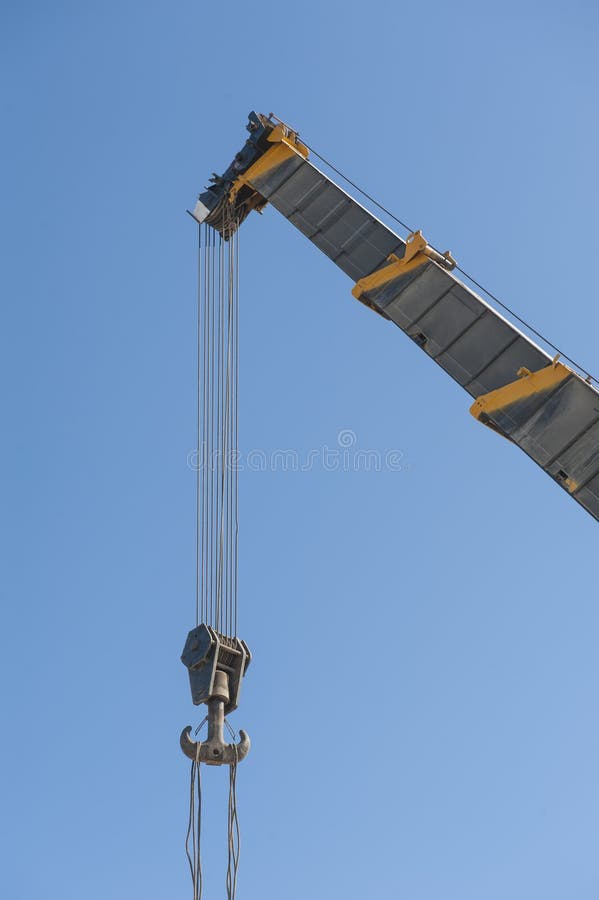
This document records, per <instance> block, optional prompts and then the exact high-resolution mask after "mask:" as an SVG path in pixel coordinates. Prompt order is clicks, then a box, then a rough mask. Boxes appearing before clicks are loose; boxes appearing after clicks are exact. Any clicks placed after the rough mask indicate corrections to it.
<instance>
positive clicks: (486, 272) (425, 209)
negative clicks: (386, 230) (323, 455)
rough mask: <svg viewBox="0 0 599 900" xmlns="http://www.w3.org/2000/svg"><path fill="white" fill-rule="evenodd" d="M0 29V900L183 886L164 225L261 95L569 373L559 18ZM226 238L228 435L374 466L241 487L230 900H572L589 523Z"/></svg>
mask: <svg viewBox="0 0 599 900" xmlns="http://www.w3.org/2000/svg"><path fill="white" fill-rule="evenodd" d="M1 15H2V29H1V32H2V37H1V41H2V50H3V53H2V59H3V62H2V67H3V72H2V75H3V77H2V110H3V124H4V129H3V131H4V137H3V149H4V165H3V167H2V175H3V181H4V184H3V189H2V195H3V200H4V207H5V212H4V216H3V217H2V222H1V224H0V228H1V229H2V236H1V238H2V247H3V250H4V262H3V265H2V269H1V278H2V282H3V304H2V317H3V322H2V329H1V339H2V352H1V354H0V359H1V361H2V368H3V373H2V381H3V387H4V391H3V420H4V432H3V440H2V445H1V446H2V471H3V473H4V476H5V477H4V478H3V486H2V510H3V513H4V515H3V516H2V530H3V533H2V549H3V557H4V558H3V563H2V595H3V618H4V622H3V628H2V638H1V641H2V646H1V652H0V665H1V666H2V672H1V676H2V683H3V686H4V701H3V714H2V723H3V740H2V755H3V767H2V769H3V774H4V786H3V789H2V804H1V806H2V813H3V818H4V819H5V822H4V826H3V832H4V838H3V845H4V851H5V853H6V861H5V863H4V865H3V876H2V881H3V894H4V896H6V897H7V898H9V900H32V898H34V897H37V896H40V895H41V894H43V895H44V896H46V897H49V898H57V900H58V898H60V900H75V898H80V897H81V895H82V894H85V896H86V898H87V900H96V898H97V900H100V898H102V900H104V898H106V897H111V898H114V900H121V898H123V900H125V898H127V900H128V898H130V897H132V896H143V897H144V898H146V900H154V898H163V897H165V896H186V895H187V896H190V885H189V883H188V881H189V874H188V871H187V868H186V861H185V859H184V855H183V840H184V834H185V827H186V808H187V790H188V766H187V761H186V760H185V759H184V758H183V757H182V755H181V754H180V751H179V749H178V735H179V731H180V729H181V727H182V726H183V725H185V724H187V723H188V722H197V721H198V720H199V716H198V714H197V711H196V710H195V709H194V708H193V707H192V705H191V701H190V697H189V693H188V685H187V681H186V673H185V670H184V669H183V666H182V665H181V663H180V662H179V658H178V657H179V654H180V652H181V649H182V646H183V642H184V639H185V635H186V633H187V630H188V628H189V627H190V626H191V625H192V624H193V618H194V475H193V472H192V471H191V470H190V469H189V467H188V466H187V463H186V460H187V455H188V453H189V452H190V450H191V449H192V448H193V446H194V402H195V400H194V378H195V359H194V344H195V338H194V310H195V302H196V296H195V291H196V287H195V277H196V275H195V267H196V242H197V235H196V231H195V229H194V226H193V223H192V222H191V220H190V219H189V217H188V216H186V215H185V208H186V207H187V206H189V205H190V204H192V203H193V201H194V199H195V196H196V195H197V193H198V192H199V191H200V190H201V189H202V188H203V186H204V184H205V183H206V180H207V178H208V176H209V175H210V173H211V172H212V171H214V170H219V169H223V168H224V167H225V166H226V165H227V164H228V162H229V161H230V159H231V157H232V155H233V153H234V152H235V151H236V150H237V149H238V147H239V146H240V144H241V142H242V141H243V139H244V135H245V132H244V130H243V129H244V124H245V121H246V115H247V113H248V111H249V110H250V109H253V108H256V109H258V110H261V111H263V112H270V111H271V110H272V111H274V112H275V113H277V114H278V115H279V116H281V117H282V118H284V119H286V120H287V121H288V122H289V123H291V124H292V125H294V126H295V127H297V128H298V129H299V130H300V131H301V132H302V134H303V135H304V136H305V137H306V140H307V141H308V142H309V143H310V144H312V145H313V146H315V147H316V148H317V149H318V150H320V151H321V152H322V153H323V154H324V155H326V156H328V157H329V158H330V159H332V160H333V161H334V162H335V164H336V165H337V166H338V167H339V168H340V169H342V170H343V171H345V172H347V174H348V175H350V177H352V178H354V179H355V180H356V181H358V182H359V183H360V184H363V185H364V187H365V188H366V189H367V190H369V191H370V192H371V193H372V194H374V195H375V196H377V197H378V198H379V199H380V200H381V202H383V203H384V204H385V205H386V206H387V207H388V208H390V209H392V210H394V211H395V212H396V213H397V214H398V215H399V216H400V217H402V218H404V219H405V220H406V221H408V222H410V223H414V224H415V225H416V226H417V227H421V228H422V229H423V230H424V233H425V234H426V235H427V237H428V238H429V240H430V241H431V242H432V243H434V244H435V245H436V246H440V245H443V246H442V249H444V248H445V247H449V248H450V249H451V250H452V251H453V253H454V255H455V256H456V258H457V259H458V260H459V262H460V264H461V265H462V266H463V267H464V268H465V269H466V270H468V271H470V272H472V273H473V274H474V275H475V276H476V277H477V278H478V279H479V280H481V281H482V282H483V283H484V284H486V285H488V286H489V287H490V288H491V289H492V290H494V291H495V292H496V293H497V294H499V295H500V296H501V297H503V298H504V299H505V301H506V302H507V303H508V304H510V305H512V306H513V307H514V308H516V309H517V310H518V311H519V313H520V314H521V315H523V316H524V317H525V318H527V319H529V320H531V321H532V322H533V323H534V324H535V326H536V327H537V328H539V330H541V331H542V332H543V333H545V334H547V335H548V336H549V337H550V338H551V339H552V340H553V341H555V342H556V343H558V344H559V345H560V346H561V347H563V348H564V349H565V351H566V352H568V353H569V355H571V356H574V357H575V358H577V359H579V360H580V362H581V363H582V364H583V365H584V366H586V367H587V368H589V369H590V370H591V371H595V372H596V370H597V368H599V366H598V365H597V361H596V360H597V333H598V329H599V312H598V310H597V304H596V297H597V287H598V285H597V268H596V266H594V259H593V255H594V247H596V246H597V242H598V239H599V235H598V227H597V216H596V206H597V180H596V159H597V156H598V149H599V148H598V129H597V116H596V107H597V91H598V78H597V74H598V66H597V61H596V60H597V35H598V24H599V22H598V14H597V10H596V7H595V6H594V5H593V4H591V3H576V2H574V3H571V4H568V5H564V4H557V3H554V2H549V3H542V4H541V3H540V2H535V3H520V4H514V3H503V4H497V5H495V6H494V7H493V8H490V7H488V6H486V5H481V4H474V3H465V2H456V3H453V4H451V5H449V4H440V3H437V2H432V3H429V4H427V5H426V6H425V7H423V6H422V5H421V6H418V5H415V4H411V5H400V4H395V3H388V2H382V0H372V2H370V3H368V4H362V3H356V2H353V0H347V2H345V3H337V2H328V3H327V2H323V3H316V2H313V0H305V2H304V3H302V4H297V5H288V6H282V5H281V4H279V3H276V4H275V3H272V2H262V3H259V4H255V5H252V4H247V3H244V4H241V3H236V2H231V3H229V4H227V5H223V4H220V5H216V4H212V3H208V2H205V3H198V2H196V3H194V2H189V0H181V2H179V3H177V4H172V3H166V2H164V0H149V2H144V3H141V2H132V0H121V2H119V3H116V2H113V0H105V2H103V3H75V2H71V3H67V2H60V0H58V2H56V3H53V4H48V3H41V2H27V0H24V2H19V3H17V2H14V0H12V2H11V0H5V3H4V4H3V6H2V13H1ZM240 250H241V285H242V296H241V302H242V312H241V343H242V354H241V431H240V437H241V444H242V449H243V450H244V451H245V452H246V453H248V452H249V451H251V450H259V451H262V452H265V453H271V452H273V451H275V450H277V449H292V450H296V451H297V452H298V453H300V454H305V453H307V452H309V451H310V450H314V449H316V450H318V449H319V448H323V447H325V446H326V447H335V446H337V440H338V435H339V432H340V431H341V430H342V429H348V430H351V432H353V434H354V435H355V441H356V447H357V448H360V449H373V450H376V451H377V452H380V453H386V452H388V451H397V452H400V453H401V467H400V471H390V470H386V471H381V472H344V471H336V472H328V471H325V469H324V467H323V466H322V465H316V466H314V467H313V468H312V469H311V471H309V472H282V471H280V470H279V471H267V472H254V471H251V470H246V471H244V472H242V474H241V526H240V527H241V531H240V549H241V563H240V566H241V568H240V580H241V581H240V583H241V594H240V613H241V623H240V632H241V634H242V635H243V636H244V637H245V639H246V640H247V641H248V643H249V644H250V646H251V648H252V651H253V653H254V662H253V664H252V668H251V669H250V673H249V674H248V677H247V679H246V682H245V685H244V694H243V702H242V706H241V708H240V709H239V711H238V712H236V713H235V715H234V717H233V724H234V725H235V726H236V727H239V726H241V727H245V728H247V730H248V731H249V732H250V734H251V736H252V738H253V742H254V746H253V750H252V754H251V757H250V758H249V759H248V760H247V762H245V763H244V764H243V768H242V769H240V773H239V803H240V815H241V826H242V858H241V871H240V887H239V897H240V898H242V897H243V898H248V900H250V898H256V900H257V898H260V900H262V898H265V897H273V898H274V897H285V898H286V900H296V898H298V900H299V898H305V897H306V896H309V897H317V898H320V897H322V898H325V897H326V898H327V900H330V898H344V900H349V898H363V897H402V898H409V900H437V898H440V897H443V898H444V900H480V898H485V900H505V898H506V897H510V898H511V900H534V898H543V900H563V898H566V897H567V898H576V900H595V898H597V896H598V895H599V862H598V861H597V853H596V846H597V837H598V833H599V812H598V810H599V788H598V779H597V760H598V759H599V753H598V751H599V726H598V724H597V723H598V715H597V695H598V688H599V683H598V681H599V666H598V663H597V653H596V647H597V640H598V637H599V634H598V632H599V613H598V604H597V589H596V583H597V563H596V559H597V556H596V540H597V524H596V523H595V522H594V521H592V520H591V519H590V518H589V517H588V516H587V515H586V514H585V513H584V512H583V511H582V510H581V509H580V508H579V507H578V506H577V505H576V504H575V503H573V502H572V501H570V500H569V499H568V498H567V497H566V495H565V494H564V493H563V492H562V491H560V489H559V488H558V487H557V486H556V485H554V484H552V483H551V481H550V480H549V479H548V478H547V477H546V476H545V475H544V474H543V473H542V472H541V471H540V470H539V469H538V468H537V467H536V466H534V464H533V463H532V462H530V460H528V459H527V458H526V457H524V456H523V454H520V453H518V452H517V451H516V450H515V449H514V448H511V447H510V446H509V445H507V444H506V442H504V441H501V440H500V439H499V438H497V437H496V436H495V435H493V434H492V433H491V432H489V431H487V430H486V429H484V428H482V427H481V426H480V425H478V424H477V423H476V422H474V420H473V419H472V418H471V417H470V416H469V414H468V405H469V403H468V397H467V396H466V395H465V394H464V393H463V392H462V391H461V390H460V389H459V388H457V387H456V386H455V385H454V384H453V382H451V381H450V380H449V379H447V377H446V376H445V375H444V373H443V372H441V371H440V370H439V369H438V368H437V367H436V366H434V365H433V364H432V363H431V362H430V360H428V359H427V358H426V356H425V355H424V354H422V353H420V352H419V351H418V349H417V348H416V347H415V346H414V345H412V343H411V342H410V341H408V340H407V339H406V338H405V337H404V336H403V335H402V334H401V332H400V331H399V330H398V329H396V328H393V326H391V325H390V324H387V323H384V322H383V321H382V320H381V319H380V318H379V317H377V316H375V315H373V314H371V313H370V312H369V311H368V310H366V309H365V308H363V307H362V306H361V305H360V304H358V303H356V302H355V301H354V300H353V299H352V297H351V293H350V291H351V286H352V285H351V283H350V282H349V281H348V280H347V279H346V278H345V277H344V276H343V275H342V273H340V272H339V271H338V270H337V269H336V268H335V267H334V266H333V265H331V264H330V262H328V260H326V259H325V258H324V256H322V255H321V254H319V252H318V251H317V250H316V249H315V248H314V247H312V246H311V245H310V244H309V243H308V242H307V241H306V240H304V239H303V238H302V236H301V235H299V234H298V233H297V232H296V231H295V230H294V229H293V228H291V227H290V226H289V225H288V224H287V223H286V222H285V221H284V220H283V219H281V218H280V217H279V216H278V214H276V212H275V211H274V210H272V209H267V210H266V211H265V213H264V215H263V216H262V217H259V216H256V215H254V216H252V218H251V219H249V220H248V221H247V222H246V223H245V224H244V226H243V230H242V234H241V239H240ZM225 775H226V773H224V772H220V771H219V770H211V771H208V772H207V773H206V776H205V779H204V782H205V788H206V833H205V839H204V856H205V869H206V878H207V893H206V896H207V897H218V896H224V873H225V866H226V859H225V825H226V784H225ZM186 892H187V894H186Z"/></svg>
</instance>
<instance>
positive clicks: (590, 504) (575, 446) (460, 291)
mask: <svg viewBox="0 0 599 900" xmlns="http://www.w3.org/2000/svg"><path fill="white" fill-rule="evenodd" d="M286 168H287V170H286V171H285V172H282V171H277V170H275V171H270V172H268V173H266V174H265V175H264V177H262V178H260V179H256V181H255V182H252V185H253V187H255V189H256V190H257V191H258V192H259V193H260V194H261V195H262V196H263V197H265V198H266V199H267V200H268V201H269V203H271V204H272V206H274V207H275V209H277V210H278V211H279V212H280V213H282V214H283V215H284V216H285V218H286V219H288V220H289V221H290V222H291V223H292V224H293V225H295V226H296V228H298V229H299V230H300V231H301V232H302V234H304V235H305V236H306V237H307V238H309V239H310V240H311V241H312V243H313V244H315V245H316V246H317V247H318V248H319V249H320V250H322V251H323V253H325V254H326V255H327V256H328V257H329V259H331V260H332V261H333V262H334V263H336V264H337V265H338V266H339V268H341V269H342V270H343V271H344V272H345V273H346V275H349V277H350V278H351V279H352V280H353V281H358V280H359V279H361V278H363V277H365V276H367V275H370V274H371V273H372V272H374V271H375V270H377V269H379V268H380V267H381V266H383V265H384V264H385V262H386V260H387V258H388V256H389V254H391V253H394V254H396V256H398V257H400V258H401V257H402V256H403V255H404V252H405V247H406V244H405V242H404V241H402V240H401V238H400V237H398V235H396V234H394V233H393V232H392V231H391V230H390V229H389V228H388V227H387V226H386V225H384V224H383V223H382V222H380V221H379V220H378V219H377V218H376V217H375V216H373V215H372V214H371V213H370V212H368V211H367V210H365V209H364V208H363V207H362V206H361V205H360V204H359V203H357V202H356V201H355V200H354V199H353V198H352V197H350V196H349V195H348V194H347V193H346V192H345V191H343V190H342V189H341V188H340V187H338V186H337V185H336V184H334V183H333V182H332V181H331V180H330V179H329V178H327V176H326V175H325V174H323V173H322V172H320V171H319V170H318V169H317V168H316V167H315V166H314V165H312V163H310V162H308V161H307V160H303V159H301V160H300V159H299V158H298V159H296V160H293V165H291V166H288V167H286ZM367 299H368V301H369V303H370V304H372V305H373V306H374V307H375V308H378V309H379V310H380V311H381V312H383V313H384V314H385V315H386V316H388V317H389V318H390V319H391V320H392V321H393V322H394V323H395V324H396V325H398V326H399V328H401V329H402V331H404V332H405V333H406V334H407V335H408V336H409V337H411V338H412V339H413V340H414V341H415V342H416V343H417V344H418V345H419V346H420V347H422V349H423V350H424V352H425V353H427V354H428V355H429V356H430V357H432V358H433V359H434V360H435V362H437V363H438V364H439V365H440V366H441V368H443V369H444V370H445V371H446V372H447V373H448V375H451V377H452V378H453V379H454V380H455V381H457V382H458V384H460V385H461V386H462V387H463V388H464V389H465V390H466V391H467V392H468V393H469V394H470V395H471V396H472V397H479V396H481V395H484V394H487V393H489V392H491V391H494V390H496V389H497V388H501V387H503V386H504V385H507V384H510V383H511V382H514V381H515V380H516V379H517V373H518V371H519V370H520V369H522V368H525V369H528V370H530V371H531V372H535V371H538V370H540V369H543V368H544V367H546V366H550V365H551V363H552V360H551V357H550V356H549V355H548V354H547V353H545V352H544V351H543V350H541V348H540V347H538V346H537V345H536V344H535V343H533V341H531V340H530V339H529V338H528V337H526V336H525V335H524V334H522V332H520V331H519V330H518V329H517V328H516V327H515V326H514V325H512V324H511V323H510V322H508V321H507V320H506V319H504V318H503V316H501V315H500V314H499V313H498V312H497V311H496V310H495V309H493V308H492V307H491V306H489V304H488V303H486V302H485V301H484V300H483V299H482V298H481V297H479V296H477V295H476V294H475V293H474V292H473V291H471V290H470V289H469V288H468V287H467V286H466V285H465V284H463V283H462V282H461V281H460V280H459V279H458V278H456V277H455V276H454V275H453V274H452V273H451V272H448V271H446V270H444V269H443V268H442V267H441V266H440V265H438V264H437V263H436V262H432V261H431V262H428V263H427V264H426V265H424V266H422V267H420V268H418V269H416V270H415V271H414V272H410V273H409V274H407V275H405V276H404V277H403V278H398V279H396V280H395V281H391V282H389V283H387V284H385V285H383V286H382V287H381V288H379V289H377V290H375V291H372V292H371V293H370V294H369V295H368V298H367ZM520 407H521V408H519V407H518V406H517V405H515V406H514V407H513V408H512V409H511V410H510V408H509V407H507V408H506V409H503V410H501V411H497V412H496V413H495V414H494V416H493V424H494V425H495V426H496V429H497V430H499V431H500V432H501V433H503V434H504V435H505V436H506V437H508V438H509V439H510V440H512V441H513V442H514V443H515V444H517V445H518V446H519V447H520V448H521V449H522V450H524V452H525V453H527V454H528V456H530V457H531V458H532V459H534V460H535V462H537V463H538V464H539V465H540V466H541V467H542V468H543V469H544V470H545V471H546V472H547V473H548V474H549V475H551V476H552V477H553V478H554V479H556V480H557V481H558V483H560V484H562V486H563V487H564V488H565V489H566V490H567V491H568V492H569V493H570V494H571V495H572V496H573V497H574V498H575V499H576V500H577V501H578V502H579V503H580V504H581V505H582V506H584V507H585V509H587V510H588V511H589V512H590V513H591V515H593V516H594V517H595V518H596V519H599V392H598V391H597V390H596V389H595V388H594V387H593V386H592V385H590V384H588V383H586V382H584V381H583V380H582V379H581V378H580V377H579V376H578V375H577V374H575V373H571V375H570V376H569V377H568V379H567V381H566V382H565V383H562V384H561V385H559V386H558V387H557V388H556V389H555V390H554V391H548V392H544V393H541V394H539V395H535V397H534V398H531V400H530V401H529V402H528V404H524V405H522V404H520Z"/></svg>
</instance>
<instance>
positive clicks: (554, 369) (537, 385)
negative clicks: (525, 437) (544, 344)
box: [470, 354, 577, 492]
mask: <svg viewBox="0 0 599 900" xmlns="http://www.w3.org/2000/svg"><path fill="white" fill-rule="evenodd" d="M572 371H573V370H572V369H570V368H568V366H565V365H564V364H563V363H561V362H559V354H558V355H557V356H556V357H554V359H553V360H552V361H551V363H550V364H549V365H548V366H545V368H543V369H539V370H538V371H537V372H531V371H530V369H527V368H525V367H524V366H523V367H522V368H520V369H518V371H517V372H516V375H517V376H518V380H517V381H511V382H510V383H509V384H504V385H503V386H502V387H500V388H497V389H496V390H494V391H490V392H489V393H488V394H481V396H480V397H477V398H476V400H475V401H474V403H473V404H472V406H471V407H470V413H471V415H473V416H474V418H475V419H477V420H478V421H479V422H481V423H482V424H483V425H486V426H487V427H488V428H491V429H492V430H493V431H496V432H497V433H498V434H501V435H502V437H507V438H508V440H509V439H510V438H509V436H508V435H506V434H503V432H502V431H501V429H500V428H498V427H497V426H496V425H495V423H494V422H493V415H494V414H496V413H498V412H501V411H503V410H505V409H507V408H508V407H510V406H512V405H513V404H514V403H519V402H520V401H522V400H527V399H528V398H529V397H534V395H535V394H543V393H547V392H549V391H551V390H553V389H554V388H557V387H558V386H559V385H560V384H562V382H564V381H566V379H567V378H569V377H570V375H572ZM562 483H563V484H564V486H565V487H566V488H567V489H568V490H569V491H570V492H572V491H574V490H576V487H577V485H576V484H575V483H574V482H573V481H572V480H571V479H570V478H567V477H565V478H564V479H563V481H562Z"/></svg>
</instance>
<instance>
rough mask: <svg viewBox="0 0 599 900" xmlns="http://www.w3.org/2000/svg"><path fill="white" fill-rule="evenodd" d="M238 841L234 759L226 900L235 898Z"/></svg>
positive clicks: (230, 780) (231, 782)
mask: <svg viewBox="0 0 599 900" xmlns="http://www.w3.org/2000/svg"><path fill="white" fill-rule="evenodd" d="M239 843H240V832H239V819H238V817H237V761H235V762H234V763H233V765H231V766H229V819H228V865H227V900H235V897H236V895H237V869H238V866H239ZM194 900H195V898H194Z"/></svg>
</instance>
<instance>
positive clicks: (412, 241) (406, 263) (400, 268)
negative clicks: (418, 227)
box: [352, 231, 456, 306]
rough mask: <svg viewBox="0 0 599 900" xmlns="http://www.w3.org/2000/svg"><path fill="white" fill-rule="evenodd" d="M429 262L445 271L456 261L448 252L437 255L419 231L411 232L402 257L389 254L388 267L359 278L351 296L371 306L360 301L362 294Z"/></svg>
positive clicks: (453, 265) (368, 304) (451, 267)
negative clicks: (434, 263)
mask: <svg viewBox="0 0 599 900" xmlns="http://www.w3.org/2000/svg"><path fill="white" fill-rule="evenodd" d="M431 260H433V261H434V262H436V263H439V264H440V265H442V266H443V267H444V268H445V269H453V268H455V265H456V261H455V259H454V258H453V256H452V255H451V253H450V252H449V250H447V251H446V252H445V253H438V252H437V251H436V250H433V248H432V247H429V245H428V244H427V242H426V238H424V237H423V236H422V232H421V231H413V232H412V234H409V235H408V237H407V239H406V252H405V253H404V255H403V256H402V257H399V256H396V254H395V253H391V254H390V255H389V256H388V257H387V262H388V265H386V266H382V267H381V268H380V269H376V271H374V272H372V273H371V274H370V275H366V277H365V278H360V280H359V281H357V282H356V284H355V286H354V288H353V289H352V294H353V295H354V297H355V298H356V300H361V301H362V303H364V302H366V304H367V306H371V305H372V304H370V303H368V302H367V301H364V300H362V295H363V294H367V293H368V292H369V291H374V290H376V288H380V287H382V286H383V285H384V284H387V283H388V282H389V281H393V280H394V279H395V278H400V277H401V276H402V275H407V274H408V272H412V271H413V270H414V269H417V268H418V267H419V266H423V265H424V264H425V263H427V262H430V261H431Z"/></svg>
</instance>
